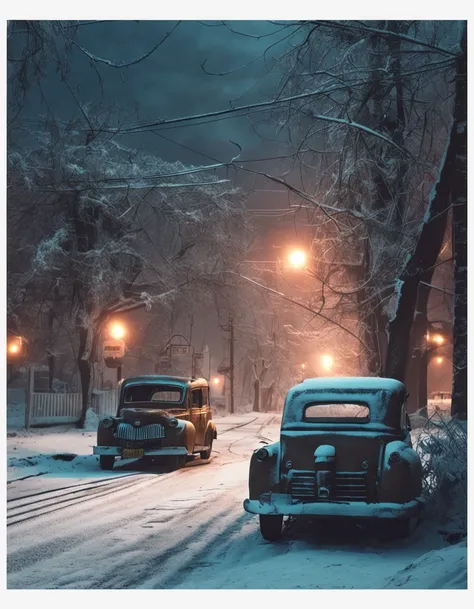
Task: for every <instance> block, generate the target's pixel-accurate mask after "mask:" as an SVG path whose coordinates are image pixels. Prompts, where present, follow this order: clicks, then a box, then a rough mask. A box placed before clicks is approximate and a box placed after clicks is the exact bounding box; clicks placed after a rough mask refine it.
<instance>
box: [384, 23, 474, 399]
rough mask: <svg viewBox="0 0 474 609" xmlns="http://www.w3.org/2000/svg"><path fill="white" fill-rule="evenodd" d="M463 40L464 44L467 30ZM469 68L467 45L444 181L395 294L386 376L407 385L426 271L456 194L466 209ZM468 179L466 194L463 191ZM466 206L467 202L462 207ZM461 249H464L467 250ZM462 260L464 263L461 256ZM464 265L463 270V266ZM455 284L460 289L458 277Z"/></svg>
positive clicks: (461, 355)
mask: <svg viewBox="0 0 474 609" xmlns="http://www.w3.org/2000/svg"><path fill="white" fill-rule="evenodd" d="M463 38H464V39H465V30H464V35H463ZM466 65H467V57H466V45H465V43H464V45H462V48H461V53H460V55H459V56H458V58H457V63H456V88H455V101H454V112H453V122H452V126H451V130H450V133H449V136H448V141H447V146H446V150H445V154H444V157H443V161H442V163H441V166H440V171H439V177H438V180H437V182H436V184H435V186H434V188H433V191H432V194H431V200H430V203H429V205H428V209H427V212H426V214H425V219H424V221H423V224H422V228H421V231H420V234H419V236H418V240H417V243H416V246H415V250H414V252H413V254H412V255H411V256H410V258H409V260H408V262H407V264H406V265H405V268H404V270H403V271H402V274H401V276H400V279H399V281H398V285H397V290H396V293H397V303H396V310H395V313H394V315H393V317H392V319H391V321H390V323H389V344H388V350H387V359H386V363H385V375H386V376H389V377H393V378H396V379H398V380H400V381H402V382H403V381H404V380H405V375H406V362H407V360H408V355H409V347H410V332H411V330H412V325H413V315H414V312H415V305H416V300H417V293H418V286H419V284H420V281H421V279H422V278H423V276H424V275H425V274H426V271H427V270H428V269H431V267H433V265H434V264H435V262H436V259H437V258H438V256H439V252H440V249H441V245H442V242H443V237H444V233H445V228H446V219H447V212H448V209H449V203H450V195H454V194H455V193H457V197H456V199H457V200H458V201H460V207H461V208H462V207H463V205H464V206H465V205H466V197H465V194H466V173H465V172H466V156H465V155H466V149H467V144H466ZM463 167H464V173H463ZM463 179H464V190H463V188H462V182H463ZM463 194H464V197H463ZM453 198H454V197H453ZM462 201H464V204H463V205H462ZM454 210H456V212H457V214H458V217H459V215H461V212H460V210H459V208H458V206H457V205H455V206H454ZM453 216H454V214H453ZM464 220H465V216H464ZM462 222H463V220H462V219H461V220H460V222H459V224H462ZM464 226H465V224H464ZM458 228H459V227H458ZM461 234H463V233H461ZM464 234H465V230H464ZM458 235H459V230H458ZM460 247H461V249H462V245H461V246H460ZM459 260H461V262H462V255H461V256H460V258H459ZM458 264H459V262H458ZM460 266H461V267H463V265H462V264H461V265H460ZM465 266H466V265H464V271H463V270H462V268H461V269H460V270H459V271H458V273H459V278H460V280H461V281H462V277H464V278H465V276H466V269H465ZM455 283H456V284H457V279H456V272H455ZM456 289H457V290H458V294H459V295H460V303H459V305H458V306H459V309H458V340H459V337H460V343H459V347H458V352H457V357H458V361H459V362H460V364H461V368H462V367H463V365H465V360H466V351H465V348H463V345H464V346H465V345H466V339H465V333H464V335H463V328H464V329H465V328H466V326H465V323H464V325H463V316H464V322H465V320H466V317H467V315H466V305H465V302H463V298H462V294H464V297H465V296H466V285H465V282H464V284H463V285H462V286H457V288H456ZM463 336H464V338H463ZM455 370H456V363H455ZM463 374H464V378H465V374H466V371H465V370H464V373H462V372H461V374H460V377H459V381H458V386H459V387H460V389H459V395H460V396H464V397H465V395H466V394H465V385H464V386H463ZM463 387H464V388H463ZM458 403H460V404H461V408H462V398H461V399H458ZM464 408H465V406H464Z"/></svg>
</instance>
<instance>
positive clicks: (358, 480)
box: [334, 472, 367, 501]
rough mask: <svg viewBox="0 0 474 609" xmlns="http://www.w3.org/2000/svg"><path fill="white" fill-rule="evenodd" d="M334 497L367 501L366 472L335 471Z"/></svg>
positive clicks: (342, 499)
mask: <svg viewBox="0 0 474 609" xmlns="http://www.w3.org/2000/svg"><path fill="white" fill-rule="evenodd" d="M334 499H337V500H339V501H367V473H366V472H336V486H335V488H334Z"/></svg>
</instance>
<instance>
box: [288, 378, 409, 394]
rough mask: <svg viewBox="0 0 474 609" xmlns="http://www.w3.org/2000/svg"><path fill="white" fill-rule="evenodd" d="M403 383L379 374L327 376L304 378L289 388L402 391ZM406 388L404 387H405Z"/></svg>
mask: <svg viewBox="0 0 474 609" xmlns="http://www.w3.org/2000/svg"><path fill="white" fill-rule="evenodd" d="M404 388H405V385H404V384H403V383H401V382H400V381H397V380H395V379H389V378H384V377H380V376H327V377H318V378H311V379H305V380H304V381H303V382H302V383H299V384H298V385H295V386H294V387H292V388H291V389H290V391H292V390H293V389H304V390H308V389H314V390H315V391H321V390H322V389H324V390H326V391H328V392H330V391H333V390H334V391H337V392H339V391H341V390H342V389H349V390H351V391H357V389H361V390H362V391H364V393H365V392H366V391H381V390H383V389H385V390H386V391H395V392H399V391H403V389H404ZM405 390H406V389H405Z"/></svg>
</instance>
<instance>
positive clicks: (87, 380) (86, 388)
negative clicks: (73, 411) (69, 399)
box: [77, 327, 92, 429]
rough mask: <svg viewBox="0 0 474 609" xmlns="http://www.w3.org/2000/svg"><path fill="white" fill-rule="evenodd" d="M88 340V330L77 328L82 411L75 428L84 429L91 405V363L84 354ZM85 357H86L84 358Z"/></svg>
mask: <svg viewBox="0 0 474 609" xmlns="http://www.w3.org/2000/svg"><path fill="white" fill-rule="evenodd" d="M88 338H89V329H88V328H85V327H81V328H79V352H78V356H77V365H78V368H79V376H80V379H81V391H82V409H81V418H80V419H79V421H78V422H77V427H79V428H80V429H83V428H84V424H85V422H86V414H87V409H88V408H89V406H90V403H91V393H92V387H91V377H92V362H91V358H90V357H88V355H87V354H86V350H87V343H88ZM84 355H86V357H84Z"/></svg>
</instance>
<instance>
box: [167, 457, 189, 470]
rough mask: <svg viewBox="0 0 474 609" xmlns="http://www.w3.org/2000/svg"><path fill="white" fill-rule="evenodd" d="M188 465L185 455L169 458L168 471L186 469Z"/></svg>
mask: <svg viewBox="0 0 474 609" xmlns="http://www.w3.org/2000/svg"><path fill="white" fill-rule="evenodd" d="M185 463H186V456H185V455H178V456H176V457H169V459H168V469H169V471H170V472H174V471H175V470H177V469H181V468H182V467H184V465H185Z"/></svg>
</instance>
